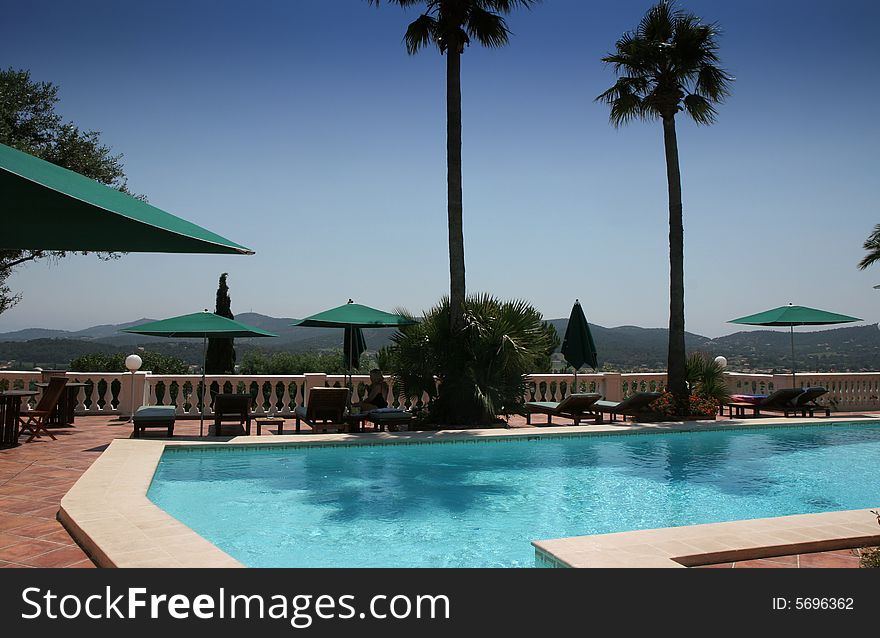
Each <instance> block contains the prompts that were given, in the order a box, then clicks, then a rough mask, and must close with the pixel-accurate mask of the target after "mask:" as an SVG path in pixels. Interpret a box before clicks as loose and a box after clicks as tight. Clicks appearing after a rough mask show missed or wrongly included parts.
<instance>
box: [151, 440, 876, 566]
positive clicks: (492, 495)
mask: <svg viewBox="0 0 880 638" xmlns="http://www.w3.org/2000/svg"><path fill="white" fill-rule="evenodd" d="M878 458H880V427H878V426H877V425H851V424H842V425H834V426H825V425H822V426H802V427H785V428H766V429H754V428H749V429H748V430H746V429H741V430H733V431H731V430H720V431H703V432H689V433H684V432H682V433H662V434H654V433H652V434H633V435H611V436H569V437H562V438H556V437H554V438H551V437H546V436H541V437H519V438H516V439H501V440H489V441H486V440H478V441H476V440H469V441H465V442H456V443H451V442H450V443H427V444H419V445H397V444H390V445H368V446H356V445H346V446H331V445H325V446H277V445H268V446H247V447H245V446H217V447H215V448H210V449H208V448H201V447H189V448H186V447H168V448H166V450H165V453H164V454H163V456H162V459H161V461H160V463H159V466H158V468H157V470H156V474H155V476H154V478H153V482H152V485H151V487H150V490H149V492H148V494H147V496H148V498H150V499H151V500H152V501H153V502H154V503H155V504H156V505H158V506H159V507H161V508H162V509H164V510H165V511H166V512H168V513H169V514H171V515H172V516H174V517H176V518H177V519H178V520H180V521H182V522H183V523H185V524H186V525H188V526H189V527H191V528H192V529H193V530H195V531H196V532H198V533H199V534H201V535H202V536H204V537H205V538H207V539H208V540H209V541H211V542H212V543H214V544H215V545H217V546H218V547H220V548H221V549H222V550H224V551H225V552H227V553H228V554H230V555H231V556H233V557H234V558H236V559H238V560H239V561H240V562H242V563H243V564H245V565H247V566H249V567H398V566H400V567H531V566H533V565H534V550H533V548H532V546H531V545H530V541H532V540H537V539H549V538H560V537H565V536H579V535H584V534H599V533H607V532H618V531H625V530H634V529H644V528H654V527H670V526H679V525H691V524H696V523H709V522H721V521H728V520H737V519H745V518H763V517H772V516H783V515H788V514H801V513H811V512H826V511H832V510H844V509H857V508H865V507H873V506H876V505H877V504H878V501H880V476H878V473H877V471H876V469H877V459H878Z"/></svg>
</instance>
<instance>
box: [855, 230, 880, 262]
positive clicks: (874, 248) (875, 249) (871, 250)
mask: <svg viewBox="0 0 880 638" xmlns="http://www.w3.org/2000/svg"><path fill="white" fill-rule="evenodd" d="M862 247H863V248H864V249H865V250H867V251H868V254H867V255H865V256H864V257H862V260H861V261H860V262H859V270H864V269H865V268H867V267H868V266H870V265H872V264H874V263H876V262H877V261H880V224H877V225H876V226H874V231H873V232H872V233H871V234H870V235H869V236H868V238H867V239H866V240H865V243H864V244H863V245H862Z"/></svg>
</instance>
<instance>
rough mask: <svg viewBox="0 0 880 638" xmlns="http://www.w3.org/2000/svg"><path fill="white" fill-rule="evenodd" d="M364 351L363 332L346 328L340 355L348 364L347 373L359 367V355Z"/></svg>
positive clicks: (365, 343) (365, 345)
mask: <svg viewBox="0 0 880 638" xmlns="http://www.w3.org/2000/svg"><path fill="white" fill-rule="evenodd" d="M366 349H367V340H366V339H364V331H363V330H361V329H360V328H352V327H351V326H346V327H345V337H344V338H343V340H342V355H343V357H344V358H345V361H346V362H347V363H348V370H349V372H351V371H352V370H354V369H355V368H359V367H360V366H361V355H362V354H363V353H364V352H365V351H366Z"/></svg>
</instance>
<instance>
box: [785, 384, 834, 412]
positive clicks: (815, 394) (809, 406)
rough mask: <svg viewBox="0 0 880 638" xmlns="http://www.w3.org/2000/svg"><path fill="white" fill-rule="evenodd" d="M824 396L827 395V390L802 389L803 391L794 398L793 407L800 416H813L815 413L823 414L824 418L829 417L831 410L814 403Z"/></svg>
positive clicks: (817, 388) (820, 388)
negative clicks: (798, 411)
mask: <svg viewBox="0 0 880 638" xmlns="http://www.w3.org/2000/svg"><path fill="white" fill-rule="evenodd" d="M826 394H828V390H826V389H825V388H823V387H821V386H816V387H815V388H804V391H803V392H802V393H801V394H799V395H797V396H796V397H795V398H794V401H793V403H794V407H795V408H796V409H798V410H800V412H801V416H813V415H814V414H815V413H816V412H824V413H825V416H826V417H830V416H831V408H829V407H828V406H827V405H821V404H819V403H816V399H818V398H819V397H821V396H824V395H826Z"/></svg>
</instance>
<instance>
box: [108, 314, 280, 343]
mask: <svg viewBox="0 0 880 638" xmlns="http://www.w3.org/2000/svg"><path fill="white" fill-rule="evenodd" d="M121 332H130V333H132V334H138V335H148V336H150V337H181V338H199V339H201V338H209V337H224V338H232V337H277V336H278V335H276V334H272V333H271V332H267V331H265V330H261V329H260V328H255V327H253V326H248V325H247V324H243V323H241V322H239V321H235V320H233V319H227V318H226V317H221V316H220V315H215V314H214V313H213V312H194V313H192V314H190V315H181V316H179V317H171V318H170V319H162V320H161V321H151V322H150V323H142V324H140V325H138V326H131V327H129V328H123V329H122V330H121Z"/></svg>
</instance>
